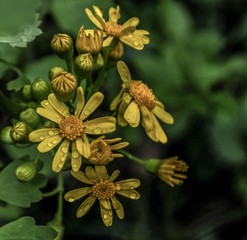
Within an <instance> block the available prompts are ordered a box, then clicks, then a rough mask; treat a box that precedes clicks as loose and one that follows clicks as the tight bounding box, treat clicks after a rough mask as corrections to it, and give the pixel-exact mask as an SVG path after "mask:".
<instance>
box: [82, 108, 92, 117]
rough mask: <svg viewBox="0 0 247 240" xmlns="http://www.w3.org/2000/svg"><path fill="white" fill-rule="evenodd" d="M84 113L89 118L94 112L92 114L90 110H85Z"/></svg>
mask: <svg viewBox="0 0 247 240" xmlns="http://www.w3.org/2000/svg"><path fill="white" fill-rule="evenodd" d="M83 113H84V114H85V115H86V116H89V115H90V114H91V113H92V112H91V111H90V110H89V109H84V111H83Z"/></svg>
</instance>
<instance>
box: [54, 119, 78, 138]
mask: <svg viewBox="0 0 247 240" xmlns="http://www.w3.org/2000/svg"><path fill="white" fill-rule="evenodd" d="M59 127H60V132H61V134H62V137H63V138H67V139H68V140H70V141H73V140H75V139H76V138H77V137H79V136H81V133H82V131H83V123H82V121H81V120H80V119H78V117H76V116H74V115H71V116H69V117H67V118H65V119H64V120H62V122H61V123H60V124H59Z"/></svg>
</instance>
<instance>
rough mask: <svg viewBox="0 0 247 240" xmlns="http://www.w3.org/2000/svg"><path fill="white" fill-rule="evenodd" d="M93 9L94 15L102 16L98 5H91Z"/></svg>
mask: <svg viewBox="0 0 247 240" xmlns="http://www.w3.org/2000/svg"><path fill="white" fill-rule="evenodd" d="M93 10H94V12H95V14H96V15H98V16H100V17H101V18H103V12H102V11H101V9H100V8H99V7H98V6H96V5H93Z"/></svg>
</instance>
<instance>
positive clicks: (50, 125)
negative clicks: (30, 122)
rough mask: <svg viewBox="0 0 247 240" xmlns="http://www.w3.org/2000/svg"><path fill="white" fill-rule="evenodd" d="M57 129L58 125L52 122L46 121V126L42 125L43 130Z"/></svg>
mask: <svg viewBox="0 0 247 240" xmlns="http://www.w3.org/2000/svg"><path fill="white" fill-rule="evenodd" d="M54 127H56V124H55V123H54V122H52V121H49V120H47V121H45V122H44V124H43V125H42V128H54Z"/></svg>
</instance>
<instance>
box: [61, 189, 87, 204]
mask: <svg viewBox="0 0 247 240" xmlns="http://www.w3.org/2000/svg"><path fill="white" fill-rule="evenodd" d="M91 191H92V188H91V187H83V188H77V189H74V190H71V191H69V192H67V193H66V194H65V195H64V199H65V200H66V201H67V202H74V201H76V200H78V199H80V198H82V197H84V196H86V195H87V194H88V193H90V192H91Z"/></svg>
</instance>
